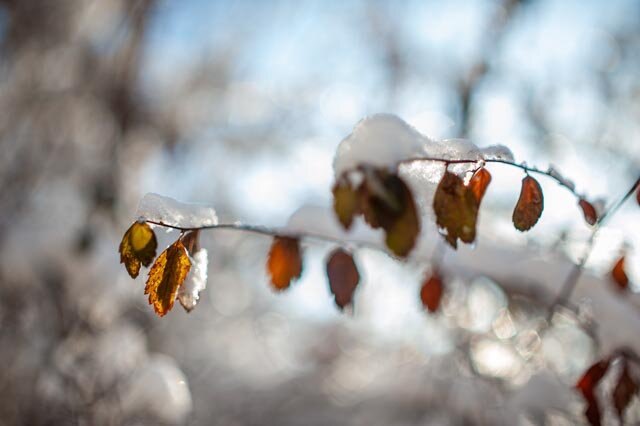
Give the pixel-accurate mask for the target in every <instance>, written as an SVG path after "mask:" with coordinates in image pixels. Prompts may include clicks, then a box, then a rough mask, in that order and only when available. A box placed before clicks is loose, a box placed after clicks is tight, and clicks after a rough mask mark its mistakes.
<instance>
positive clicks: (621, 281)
mask: <svg viewBox="0 0 640 426" xmlns="http://www.w3.org/2000/svg"><path fill="white" fill-rule="evenodd" d="M624 262H625V256H621V257H620V258H619V259H618V260H617V261H616V263H615V265H614V266H613V269H612V270H611V278H612V279H613V282H614V283H615V284H616V287H617V288H618V290H622V291H624V290H627V288H628V287H629V277H628V276H627V273H626V272H625V270H624Z"/></svg>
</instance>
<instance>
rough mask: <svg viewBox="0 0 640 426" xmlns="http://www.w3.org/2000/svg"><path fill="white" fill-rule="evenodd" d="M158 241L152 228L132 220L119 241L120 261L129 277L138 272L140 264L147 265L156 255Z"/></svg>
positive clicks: (144, 223)
mask: <svg viewBox="0 0 640 426" xmlns="http://www.w3.org/2000/svg"><path fill="white" fill-rule="evenodd" d="M157 247H158V242H157V240H156V234H155V233H154V232H153V229H151V227H150V226H149V225H148V224H147V223H146V222H142V221H137V222H134V223H133V225H131V226H130V227H129V229H127V232H125V233H124V236H123V237H122V241H121V242H120V248H119V249H118V251H119V252H120V263H124V266H125V268H126V269H127V272H128V273H129V275H130V276H131V278H136V277H137V276H138V274H139V273H140V265H141V264H142V265H144V266H145V267H147V266H149V265H150V264H151V262H152V261H153V258H154V257H156V248H157Z"/></svg>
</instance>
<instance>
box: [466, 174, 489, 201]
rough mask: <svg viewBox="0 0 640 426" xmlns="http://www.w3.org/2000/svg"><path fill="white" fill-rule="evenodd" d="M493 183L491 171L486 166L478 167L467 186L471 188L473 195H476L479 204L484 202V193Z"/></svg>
mask: <svg viewBox="0 0 640 426" xmlns="http://www.w3.org/2000/svg"><path fill="white" fill-rule="evenodd" d="M490 183H491V173H489V171H488V170H487V169H485V168H484V167H482V168H480V169H478V170H477V171H476V172H475V173H474V174H473V176H471V179H470V180H469V184H468V185H467V187H468V188H469V189H470V190H471V192H472V193H473V195H474V196H475V197H476V200H477V201H478V206H480V203H481V202H482V198H483V197H484V193H485V192H486V191H487V187H488V186H489V184H490Z"/></svg>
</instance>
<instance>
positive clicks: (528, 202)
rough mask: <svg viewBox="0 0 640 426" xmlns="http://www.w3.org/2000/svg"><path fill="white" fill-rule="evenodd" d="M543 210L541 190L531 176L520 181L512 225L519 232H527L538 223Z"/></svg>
mask: <svg viewBox="0 0 640 426" xmlns="http://www.w3.org/2000/svg"><path fill="white" fill-rule="evenodd" d="M543 209H544V198H543V196H542V188H540V184H539V183H538V181H537V180H535V179H534V178H532V177H531V176H525V178H524V179H522V190H521V191H520V198H519V199H518V203H517V204H516V208H515V209H514V210H513V224H514V225H515V227H516V229H517V230H519V231H523V232H524V231H528V230H529V229H531V228H532V227H533V225H535V224H536V223H537V222H538V219H540V215H542V210H543Z"/></svg>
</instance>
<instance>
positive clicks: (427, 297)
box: [420, 272, 444, 312]
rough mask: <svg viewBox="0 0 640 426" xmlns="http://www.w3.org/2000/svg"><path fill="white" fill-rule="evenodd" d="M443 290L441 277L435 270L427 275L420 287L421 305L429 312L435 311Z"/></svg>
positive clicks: (438, 305)
mask: <svg viewBox="0 0 640 426" xmlns="http://www.w3.org/2000/svg"><path fill="white" fill-rule="evenodd" d="M443 292H444V286H443V284H442V278H440V275H439V274H438V273H437V272H434V273H433V275H431V276H430V277H427V278H426V279H425V280H424V283H423V284H422V288H421V289H420V300H422V305H423V306H424V307H425V308H427V309H428V310H429V312H436V311H437V310H438V308H439V307H440V300H441V299H442V293H443Z"/></svg>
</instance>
